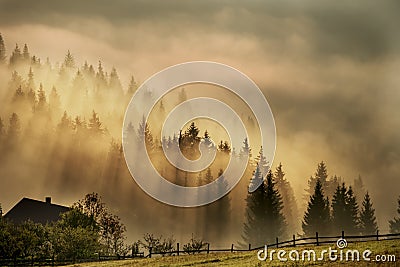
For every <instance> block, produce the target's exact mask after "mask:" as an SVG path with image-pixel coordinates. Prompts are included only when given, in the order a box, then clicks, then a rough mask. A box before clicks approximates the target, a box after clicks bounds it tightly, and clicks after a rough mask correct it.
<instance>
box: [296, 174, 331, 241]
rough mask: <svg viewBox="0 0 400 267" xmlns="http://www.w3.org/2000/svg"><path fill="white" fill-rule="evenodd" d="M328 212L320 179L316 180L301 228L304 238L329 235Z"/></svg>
mask: <svg viewBox="0 0 400 267" xmlns="http://www.w3.org/2000/svg"><path fill="white" fill-rule="evenodd" d="M329 226H330V210H329V200H328V198H325V196H324V192H323V189H322V183H321V181H320V179H317V180H316V183H315V187H314V193H313V194H312V195H311V196H310V200H309V202H308V205H307V210H306V212H305V214H304V219H303V222H302V228H303V232H304V234H305V236H314V235H315V233H316V232H318V233H319V234H320V235H326V234H329V228H330V227H329Z"/></svg>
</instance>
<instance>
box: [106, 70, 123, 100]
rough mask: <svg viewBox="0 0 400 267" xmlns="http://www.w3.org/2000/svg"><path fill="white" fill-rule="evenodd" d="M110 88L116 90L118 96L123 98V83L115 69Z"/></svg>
mask: <svg viewBox="0 0 400 267" xmlns="http://www.w3.org/2000/svg"><path fill="white" fill-rule="evenodd" d="M109 84H110V88H111V89H112V90H114V92H115V93H116V95H117V96H121V95H122V94H123V89H122V85H121V81H120V80H119V76H118V73H117V70H116V69H115V68H114V67H113V68H112V70H111V73H110V83H109Z"/></svg>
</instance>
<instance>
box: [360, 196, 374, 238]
mask: <svg viewBox="0 0 400 267" xmlns="http://www.w3.org/2000/svg"><path fill="white" fill-rule="evenodd" d="M360 230H361V234H363V235H372V234H375V233H376V231H377V230H378V225H377V223H376V217H375V209H374V208H373V207H372V202H371V198H370V197H369V194H368V192H367V193H366V194H365V196H364V201H363V202H362V207H361V212H360Z"/></svg>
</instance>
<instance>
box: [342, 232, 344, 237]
mask: <svg viewBox="0 0 400 267" xmlns="http://www.w3.org/2000/svg"><path fill="white" fill-rule="evenodd" d="M342 239H344V231H343V230H342Z"/></svg>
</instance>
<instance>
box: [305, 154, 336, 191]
mask: <svg viewBox="0 0 400 267" xmlns="http://www.w3.org/2000/svg"><path fill="white" fill-rule="evenodd" d="M317 179H320V182H321V185H322V189H323V191H324V194H325V196H327V197H329V198H331V197H332V196H333V193H334V192H335V190H336V187H337V186H338V185H339V183H338V181H339V180H340V178H338V177H336V176H334V177H333V178H331V179H328V169H327V166H326V164H325V162H323V161H321V162H320V163H319V164H318V166H317V170H316V172H315V174H314V176H311V177H310V179H309V180H308V188H307V189H306V192H307V193H306V195H305V198H306V199H308V197H309V196H311V195H312V194H313V192H314V188H315V184H316V181H317Z"/></svg>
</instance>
